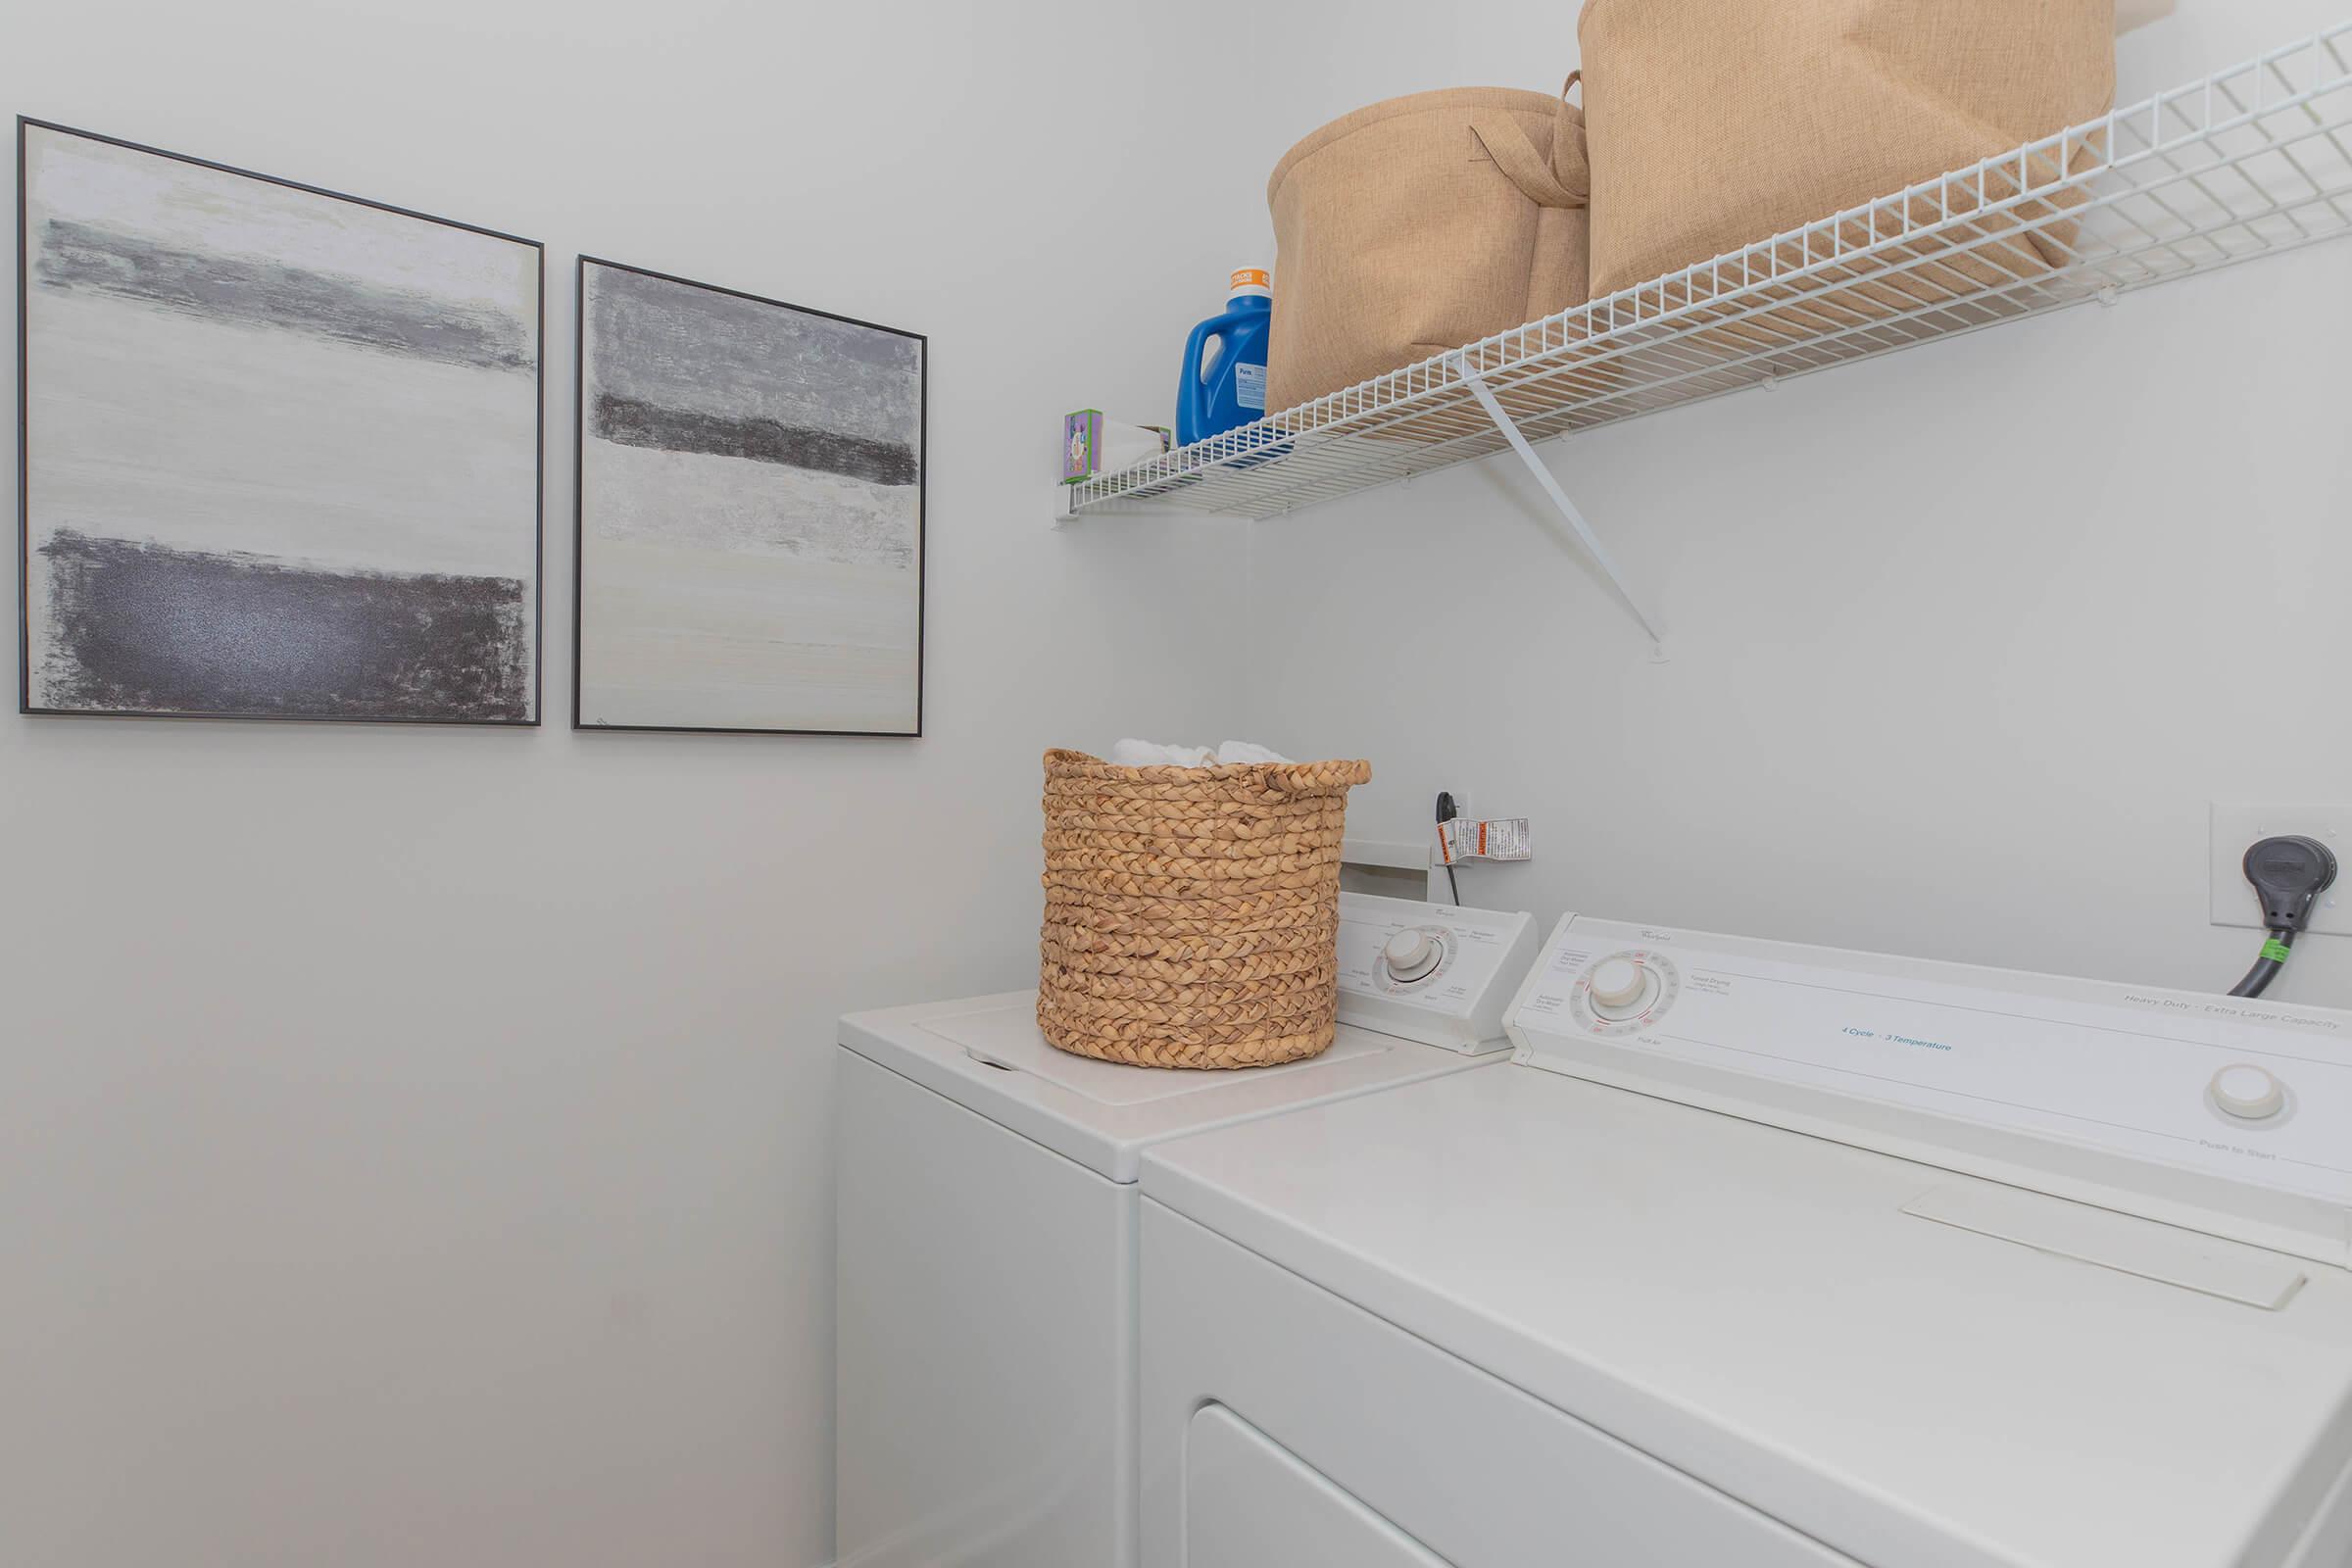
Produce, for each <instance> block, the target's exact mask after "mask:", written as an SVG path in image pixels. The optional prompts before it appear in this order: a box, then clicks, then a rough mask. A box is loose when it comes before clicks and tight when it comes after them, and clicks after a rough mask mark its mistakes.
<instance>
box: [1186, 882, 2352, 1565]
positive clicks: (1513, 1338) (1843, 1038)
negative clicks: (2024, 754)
mask: <svg viewBox="0 0 2352 1568" xmlns="http://www.w3.org/2000/svg"><path fill="white" fill-rule="evenodd" d="M1511 1033H1512V1037H1513V1039H1514V1041H1515V1043H1516V1044H1517V1046H1518V1050H1517V1052H1516V1053H1515V1055H1514V1060H1513V1063H1512V1064H1510V1065H1507V1066H1504V1067H1501V1068H1499V1069H1496V1070H1495V1071H1490V1072H1479V1073H1470V1074H1464V1075H1461V1076H1459V1077H1456V1078H1450V1079H1446V1080H1441V1081H1436V1082H1430V1083H1423V1084H1418V1085H1413V1086H1410V1087H1407V1088H1403V1089H1399V1090H1397V1091H1394V1092H1392V1093H1389V1094H1385V1095H1379V1096H1373V1097H1367V1098H1365V1099H1362V1100H1357V1101H1351V1102H1348V1103H1339V1104H1331V1105H1323V1106H1316V1107H1312V1108H1309V1109H1306V1110H1302V1111H1300V1112H1299V1113H1297V1114H1296V1115H1294V1116H1292V1117H1288V1118H1285V1119H1284V1120H1283V1121H1281V1122H1279V1123H1269V1124H1265V1125H1261V1126H1241V1127H1233V1128H1227V1129H1223V1130H1220V1131H1217V1132H1213V1133H1208V1134H1204V1135H1201V1136H1199V1137H1195V1138H1189V1139H1185V1140H1182V1141H1180V1142H1175V1143H1171V1144H1165V1145H1160V1146H1158V1147H1156V1148H1154V1149H1152V1150H1151V1151H1149V1152H1147V1154H1146V1157H1145V1161H1144V1192H1145V1197H1146V1201H1145V1204H1144V1218H1143V1289H1144V1325H1145V1332H1144V1382H1143V1401H1144V1402H1143V1461H1144V1531H1145V1552H1144V1561H1145V1565H1146V1568H1275V1565H1278V1564H1279V1565H1286V1568H1287V1565H1292V1564H1299V1563H1326V1562H1328V1563H1335V1564H1336V1563H1345V1564H1349V1565H1351V1568H1408V1565H1409V1568H1432V1565H1440V1564H1445V1565H1451V1568H1527V1565H1532V1564H1551V1563H1560V1564H1568V1563H1575V1564H1586V1563H1591V1564H1595V1565H1608V1568H1637V1565H1672V1568H1684V1565H1707V1568H1712V1565H1717V1564H1722V1565H1733V1564H1737V1565H1740V1568H1783V1565H1799V1564H1803V1565H1826V1564H1852V1563H1863V1564H1870V1565H1873V1568H2347V1565H2352V1273H2347V1265H2348V1264H2352V1014H2347V1013H2343V1012H2337V1011H2332V1010H2327V1009H2320V1008H2311V1007H2297V1006H2292V1005H2278V1004H2271V1003H2262V1002H2249V1001H2240V1000H2236V999H2231V998H2227V997H2220V996H2209V995H2204V994H2201V993H2187V992H2175V991H2168V990H2162V989H2158V988H2152V987H2137V986H2119V985H2107V984H2100V983H2093V982H2088V981H2079V980H2065V979H2056V978H2051V977H2046V976H2038V975H2028V974H2020V973H2013V972H2006V971H1997V970H1988V969H1979V968H1970V967H1964V966H1961V965H1955V964H1939V963H1927V962H1920V961H1915V960H1907V959H1898V958H1887V957H1880V956H1869V955H1862V954H1852V953H1843V952H1836V951H1830V950H1823V949H1807V948H1799V947H1793V946H1789V945H1786V944H1779V943H1768V942H1755V941H1745V940H1740V939H1736V938H1725V937H1713V936H1704V935H1698V934H1693V933H1688V932H1681V931H1670V930H1660V929H1657V928H1651V927H1637V926H1625V925H1617V924H1612V923H1609V922H1603V921H1594V920H1589V919H1579V918H1571V919H1570V920H1567V921H1564V922H1562V924H1561V926H1560V927H1559V928H1558V929H1557V930H1556V931H1555V932H1554V934H1553V936H1552V939H1551V940H1550V942H1549V944H1548V945H1547V947H1546V949H1545V953H1544V956H1543V957H1542V958H1541V959H1540V960H1539V962H1538V964H1537V967H1536V970H1535V972H1534V973H1533V974H1532V975H1531V977H1530V979H1529V980H1528V982H1527V984H1526V986H1525V987H1524V989H1523V990H1522V993H1521V995H1520V997H1519V999H1518V1001H1517V1003H1516V1005H1515V1006H1514V1009H1513V1012H1512V1023H1511Z"/></svg>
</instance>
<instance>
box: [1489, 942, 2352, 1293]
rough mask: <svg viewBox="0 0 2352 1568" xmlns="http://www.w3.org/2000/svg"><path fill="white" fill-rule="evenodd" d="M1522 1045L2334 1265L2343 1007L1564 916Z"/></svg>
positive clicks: (2351, 1031) (2337, 1256)
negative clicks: (2263, 1000)
mask: <svg viewBox="0 0 2352 1568" xmlns="http://www.w3.org/2000/svg"><path fill="white" fill-rule="evenodd" d="M1510 1034H1511V1041H1512V1044H1513V1046H1514V1047H1515V1048H1516V1050H1517V1053H1518V1054H1517V1059H1518V1060H1519V1061H1520V1062H1522V1063H1525V1064H1527V1065H1529V1066H1534V1067H1543V1068H1546V1069H1549V1070H1551V1071H1556V1072H1564V1073H1569V1074H1572V1075H1574V1076H1577V1077H1582V1078H1590V1079H1593V1080H1595V1081H1598V1082H1602V1083H1609V1084H1614V1085H1617V1086H1619V1087H1622V1088H1628V1089H1636V1090H1639V1091H1641V1092H1642V1093H1644V1094H1650V1095H1656V1096H1659V1097H1662V1098H1665V1099H1671V1100H1679V1101H1683V1102H1685V1103H1690V1104H1694V1105H1700V1106H1703V1107H1705V1108H1707V1109H1711V1110H1721V1111H1728V1112H1730V1113H1731V1114H1734V1115H1738V1116H1741V1117H1744V1118H1746V1119H1748V1120H1751V1121H1761V1122H1768V1123H1772V1124H1774V1125H1777V1126H1784V1127H1789V1128H1791V1129H1793V1130H1795V1131H1799V1132H1805V1133H1810V1134H1813V1135H1815V1136H1819V1137H1828V1138H1834V1139H1838V1141H1840V1142H1844V1143H1850V1144H1855V1145H1858V1146H1861V1147H1864V1148H1870V1149H1879V1150H1883V1151H1885V1152H1889V1153H1895V1154H1900V1155H1903V1156H1904V1157H1906V1158H1912V1159H1919V1160H1923V1161H1926V1162H1928V1163H1931V1164H1937V1165H1943V1166H1946V1167H1948V1168H1952V1169H1957V1170H1966V1171H1972V1172H1974V1173H1976V1174H1979V1175H1985V1176H1990V1177H1992V1178H1993V1179H1995V1180H1998V1181H2004V1182H2008V1183H2010V1184H2012V1185H2015V1186H2025V1187H2033V1188H2035V1189H2037V1190H2040V1191H2045V1192H2051V1193H2055V1194H2057V1195H2058V1196H2061V1197H2072V1198H2078V1199H2081V1200H2082V1201H2086V1202H2092V1203H2097V1204H2100V1205H2101V1206H2103V1207H2108V1208H2117V1209H2121V1210H2123V1211H2125V1212H2127V1213H2137V1214H2142V1215H2144V1216H2146V1217H2148V1218H2153V1219H2161V1220H2168V1221H2172V1222H2175V1223H2179V1224H2183V1225H2188V1226H2190V1227H2192V1228H2194V1229H2199V1230H2205V1231H2209V1232H2211V1233H2213V1234H2216V1235H2224V1236H2230V1237H2234V1238H2236V1239H2238V1240H2242V1241H2249V1242H2254V1243H2256V1244H2257V1245H2262V1246H2270V1247H2278V1248H2280V1249H2282V1250H2288V1251H2294V1252H2298V1253H2300V1254H2301V1255H2303V1256H2306V1257H2314V1258H2319V1259H2321V1260H2323V1261H2327V1262H2332V1263H2338V1264H2352V1013H2345V1012H2340V1011H2336V1010H2334V1009H2331V1008H2324V1007H2304V1006H2295V1005H2287V1004H2280V1003H2272V1002H2262V1001H2256V1000H2248V999H2241V998H2236V997H2229V996H2224V995H2220V994H2218V993H2211V994H2209V993H2204V992H2187V991H2172V990H2165V989H2161V988H2157V987H2152V986H2131V985H2117V984H2111V983H2107V982H2102V981H2093V980H2076V979H2067V978H2063V977H2059V976H2054V975H2037V974H2029V973H2023V972H2020V971H2015V970H2003V969H1983V968H1976V967H1973V966H1970V965H1966V964H1952V963H1935V962H1930V961H1927V960H1924V959H1916V958H1897V957H1888V956H1881V955H1876V954H1864V953H1849V952H1843V951H1840V950H1838V949H1832V948H1807V947H1799V946H1796V945H1793V944H1789V943H1778V942H1761V941H1755V940H1751V939H1747V938H1741V937H1724V936H1711V935H1706V934H1703V933H1698V932H1688V931H1677V930H1668V929H1662V928H1659V927H1655V926H1635V925H1623V924H1618V923H1615V922H1612V921H1605V920H1593V919H1589V918H1585V917H1581V916H1575V915H1571V916H1570V917H1568V918H1567V919H1565V920H1563V921H1561V922H1560V924H1559V926H1558V927H1557V929H1555V930H1554V931H1553V932H1552V935H1551V939H1550V941H1549V942H1548V943H1547V944H1546V945H1545V947H1544V953H1543V956H1542V957H1541V958H1540V959H1539V960H1538V961H1537V964H1536V966H1535V969H1534V971H1533V972H1532V973H1531V974H1530V975H1529V976H1528V979H1527V982H1526V984H1525V985H1524V986H1522V987H1521V988H1520V991H1519V995H1518V997H1517V999H1516V1000H1515V1002H1514V1003H1513V1005H1512V1007H1511V1013H1510Z"/></svg>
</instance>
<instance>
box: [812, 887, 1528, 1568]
mask: <svg viewBox="0 0 2352 1568" xmlns="http://www.w3.org/2000/svg"><path fill="white" fill-rule="evenodd" d="M1340 912H1341V930H1340V939H1339V946H1340V958H1341V963H1340V968H1341V971H1342V973H1341V1003H1340V1016H1341V1027H1340V1031H1339V1038H1338V1040H1337V1041H1336V1042H1334V1044H1333V1045H1332V1047H1331V1049H1330V1050H1329V1051H1327V1052H1325V1053H1324V1054H1322V1055H1319V1056H1316V1057H1314V1058H1313V1059H1312V1060H1309V1061H1302V1062H1294V1063H1291V1064H1289V1065H1286V1066H1280V1067H1265V1068H1257V1069H1252V1070H1248V1071H1240V1072H1178V1071H1168V1070H1162V1069H1153V1068H1145V1067H1124V1066H1118V1065H1114V1064H1112V1063H1109V1062H1101V1061H1093V1060H1088V1059H1085V1058H1082V1057H1078V1056H1072V1055H1069V1054H1065V1053H1062V1052H1059V1051H1056V1050H1054V1048H1053V1047H1051V1046H1049V1045H1047V1044H1046V1041H1045V1038H1044V1036H1043V1035H1042V1034H1041V1033H1040V1032H1039V1031H1038V1028H1037V1022H1036V1016H1035V1013H1036V993H1034V992H1028V991H1024V992H1018V993H1013V994H1009V995H1005V996H995V997H978V998H973V999H971V1000H968V1001H963V1002H947V1003H935V1004H931V1005H924V1006H914V1007H898V1008H893V1009H890V1010H887V1011H879V1012H863V1013H852V1014H850V1015H849V1016H847V1017H845V1018H843V1019H842V1021H841V1034H840V1041H841V1047H842V1049H841V1051H840V1053H839V1096H840V1100H839V1105H840V1108H839V1114H838V1120H837V1124H836V1126H837V1133H836V1136H837V1139H838V1155H837V1159H838V1167H837V1168H838V1175H839V1183H840V1191H839V1199H838V1221H839V1247H838V1256H837V1263H838V1268H839V1341H838V1345H839V1348H838V1364H837V1372H836V1395H837V1406H838V1408H837V1415H836V1425H837V1441H836V1450H835V1458H836V1465H837V1473H836V1481H835V1513H836V1524H837V1540H838V1550H839V1561H840V1564H841V1568H902V1565H914V1564H924V1565H933V1564H954V1565H957V1568H981V1565H992V1568H1128V1565H1132V1564H1133V1563H1134V1562H1135V1560H1136V1554H1137V1550H1138V1535H1137V1507H1136V1488H1137V1474H1136V1430H1135V1412H1136V1381H1137V1376H1138V1366H1137V1355H1138V1334H1139V1329H1138V1324H1137V1312H1136V1277H1135V1276H1136V1251H1137V1246H1138V1242H1137V1211H1138V1205H1139V1199H1138V1197H1137V1189H1136V1177H1137V1171H1138V1165H1139V1161H1140V1159H1141V1156H1142V1152H1143V1151H1144V1149H1145V1148H1146V1147H1147V1146H1149V1145H1151V1144H1152V1143H1155V1142H1157V1141H1158V1140H1161V1139H1165V1138H1171V1137H1177V1136H1181V1135H1183V1134H1186V1133H1191V1132H1198V1131H1201V1130H1202V1129H1205V1128H1215V1127H1222V1126H1228V1125H1232V1124H1236V1123H1239V1122H1244V1121H1250V1120H1255V1119H1261V1118H1267V1117H1273V1116H1277V1115H1279V1114H1281V1113H1283V1112H1286V1111H1289V1110H1293V1109H1296V1108H1299V1107H1301V1106H1306V1105H1315V1104H1328V1103H1333V1102H1336V1101H1341V1100H1347V1099H1352V1098H1355V1097H1359V1096H1364V1095H1369V1094H1372V1093H1375V1092H1378V1091H1385V1090H1389V1089H1393V1088H1395V1087H1396V1086H1398V1085H1402V1084H1410V1083H1415V1082H1419V1081H1423V1080H1427V1079H1431V1078H1439V1077H1447V1076H1455V1075H1460V1074H1463V1073H1464V1072H1465V1070H1466V1069H1469V1068H1474V1067H1489V1068H1492V1067H1495V1066H1498V1065H1499V1064H1500V1062H1501V1061H1502V1060H1503V1053H1504V1052H1505V1051H1506V1050H1507V1042H1506V1041H1505V1040H1504V1039H1503V1038H1502V1014H1503V1010H1504V1008H1505V1006H1506V1005H1508V1003H1509V1001H1510V998H1511V996H1512V993H1513V990H1514V988H1515V987H1516V986H1517V984H1518V982H1519V980H1520V979H1521V978H1522V977H1523V976H1524V975H1525V973H1526V972H1527V968H1528V965H1529V963H1530V962H1531V961H1532V960H1533V958H1534V956H1535V952H1536V949H1537V947H1538V945H1539V942H1540V940H1541V936H1542V933H1541V930H1540V929H1539V928H1538V927H1537V926H1536V925H1535V923H1534V921H1533V920H1532V918H1531V917H1530V916H1528V915H1525V914H1501V913H1492V912H1488V911H1483V910H1477V909H1457V908H1447V907H1438V906H1434V905H1423V904H1410V903H1405V902H1402V901H1398V900H1392V899H1379V898H1370V897H1365V896H1360V895H1355V894H1344V895H1342V899H1341V911H1340ZM1367 1025H1368V1026H1369V1027H1366V1026H1367Z"/></svg>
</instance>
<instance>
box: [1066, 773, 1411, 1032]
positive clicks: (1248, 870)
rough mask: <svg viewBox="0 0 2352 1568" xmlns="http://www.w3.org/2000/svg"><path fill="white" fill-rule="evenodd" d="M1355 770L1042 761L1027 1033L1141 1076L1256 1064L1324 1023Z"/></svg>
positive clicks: (1330, 1025)
mask: <svg viewBox="0 0 2352 1568" xmlns="http://www.w3.org/2000/svg"><path fill="white" fill-rule="evenodd" d="M1371 776H1372V765H1371V764H1370V763H1369V762H1273V763H1251V764H1248V765H1242V766H1231V767H1113V766H1111V765H1110V764H1109V763H1107V762H1104V761H1102V760H1098V759H1096V758H1092V757H1089V756H1087V755H1086V754H1085V753H1083V752H1048V753H1047V754H1046V876H1045V883H1046V928H1045V935H1044V939H1043V941H1042V942H1041V943H1040V944H1039V947H1040V959H1041V961H1040V963H1039V966H1038V984H1037V1022H1038V1027H1039V1028H1041V1029H1043V1030H1044V1031H1045V1034H1046V1038H1047V1039H1048V1040H1049V1041H1051V1042H1053V1043H1054V1045H1056V1046H1058V1047H1060V1048H1061V1049H1062V1050H1063V1051H1067V1052H1071V1053H1073V1054H1077V1055H1081V1056H1097V1057H1100V1058H1102V1059H1103V1060H1104V1061H1122V1062H1129V1063H1133V1064H1135V1065H1139V1066H1147V1067H1264V1066H1270V1065H1272V1064H1273V1063H1275V1062H1281V1061H1296V1060H1298V1059H1299V1058H1300V1057H1302V1056H1311V1055H1314V1054H1316V1053H1318V1052H1320V1051H1323V1050H1324V1049H1326V1048H1327V1047H1329V1046H1330V1044H1331V1042H1332V1036H1333V1034H1334V1033H1335V1032H1336V1030H1337V1027H1338V1008H1339V969H1338V960H1337V951H1336V943H1337V940H1338V934H1339V923H1340V839H1341V836H1342V833H1343V831H1344V829H1345V826H1346V822H1347V814H1348V789H1349V787H1350V786H1352V785H1356V784H1361V783H1363V782H1364V781H1365V780H1366V779H1369V778H1370V777H1371Z"/></svg>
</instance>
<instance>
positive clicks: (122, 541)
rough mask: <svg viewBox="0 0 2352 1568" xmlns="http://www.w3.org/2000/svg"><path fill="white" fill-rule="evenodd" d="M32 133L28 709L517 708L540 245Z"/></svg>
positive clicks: (488, 714)
mask: <svg viewBox="0 0 2352 1568" xmlns="http://www.w3.org/2000/svg"><path fill="white" fill-rule="evenodd" d="M24 135H25V143H24V148H23V154H24V167H25V187H24V198H25V255H24V257H23V258H22V261H23V265H24V268H25V370H26V381H27V385H26V396H25V425H26V474H25V499H26V507H25V512H26V529H25V573H26V576H25V612H26V614H25V620H26V628H25V629H26V643H27V647H26V669H25V697H26V703H27V706H28V707H31V708H33V709H35V710H40V711H71V712H114V713H172V714H189V713H204V714H221V715H231V716H240V717H306V718H346V719H409V720H443V721H456V722H487V723H532V722H536V720H537V716H538V711H537V710H538V696H537V693H538V668H537V659H538V655H537V646H538V626H537V618H538V573H539V548H538V536H539V526H538V522H539V518H538V508H539V501H538V496H539V378H538V370H539V341H538V339H539V327H538V323H539V286H540V283H539V253H538V249H537V247H535V246H533V245H530V244H528V243H526V242H523V241H518V240H510V239H504V238H500V237H498V236H495V235H489V234H482V233H478V232H475V231H473V230H470V229H466V228H462V227H459V226H458V225H455V224H449V223H439V222H435V221H431V220H428V219H421V218H415V217H410V216H408V215H406V214H401V213H393V212H389V211H385V210H383V209H379V208H372V207H368V206H367V205H366V204H364V203H359V202H352V201H346V200H342V199H340V198H336V197H330V196H322V195H319V194H318V193H316V192H312V191H306V190H302V189H299V188H297V187H294V186H290V185H283V184H279V183H277V182H275V181H272V180H268V179H264V178H261V177H259V176H255V175H249V174H239V173H234V172H228V171H225V170H218V169H212V168H208V167H206V166H204V165H200V164H194V163H190V162H187V161H185V160H181V159H176V158H172V157H169V156H167V155H164V154H160V153H151V152H145V151H142V150H139V149H136V148H130V147H123V146H120V145H117V144H115V143H112V142H107V141H103V140H100V139H98V138H95V137H90V136H84V135H79V134H76V133H73V132H71V131H63V130H56V129H52V128H50V127H47V126H41V125H30V124H28V125H26V126H25V129H24Z"/></svg>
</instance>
